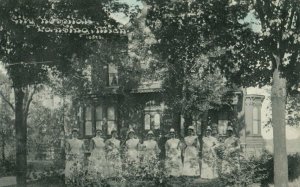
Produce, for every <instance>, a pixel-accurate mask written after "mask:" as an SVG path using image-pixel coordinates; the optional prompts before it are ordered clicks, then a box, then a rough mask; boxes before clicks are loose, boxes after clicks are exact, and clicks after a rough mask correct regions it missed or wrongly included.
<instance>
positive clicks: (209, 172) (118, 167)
mask: <svg viewBox="0 0 300 187" xmlns="http://www.w3.org/2000/svg"><path fill="white" fill-rule="evenodd" d="M211 131H212V130H211V128H210V127H208V128H207V129H206V134H205V137H203V150H202V158H201V159H200V157H199V151H200V143H199V140H198V136H196V135H195V130H194V127H193V126H190V127H188V135H187V136H186V137H185V138H184V140H179V139H178V138H176V132H175V130H174V129H173V128H171V129H170V131H169V139H168V140H167V141H166V143H165V150H166V158H165V162H164V169H165V170H164V171H166V173H167V174H168V175H169V176H197V177H201V178H210V179H211V178H216V177H218V172H219V171H218V167H217V166H218V157H217V154H216V149H215V148H216V147H218V146H219V145H220V143H219V142H218V140H217V138H215V137H213V136H211ZM227 131H228V134H229V137H228V138H227V139H226V140H225V142H224V143H223V144H222V146H224V147H225V153H224V154H225V155H231V153H232V152H236V151H237V150H238V148H239V145H238V143H236V142H238V139H237V138H236V137H234V136H233V133H232V132H233V129H232V128H230V127H229V128H228V129H227ZM101 133H102V132H101V130H97V132H96V137H94V138H92V146H91V148H92V149H91V150H92V151H91V155H90V157H89V165H88V172H90V173H92V174H95V175H97V176H99V175H100V176H101V177H103V178H111V177H119V176H120V175H122V174H123V173H124V172H125V173H126V171H124V170H129V171H133V170H135V171H137V169H138V168H142V169H145V168H146V167H147V165H155V163H158V159H159V158H158V155H159V153H160V149H159V146H158V144H157V142H156V141H155V140H154V133H153V132H152V131H151V130H150V131H148V133H147V139H146V140H145V141H144V142H143V143H141V141H140V140H139V139H138V138H137V137H136V135H135V132H134V130H133V129H130V130H129V131H128V134H127V135H128V136H127V137H128V138H127V140H126V142H125V144H124V149H123V150H124V158H122V159H121V151H120V150H121V147H122V146H121V142H120V140H118V139H117V131H116V130H112V132H111V135H112V137H111V138H110V139H108V140H106V141H105V140H104V139H103V138H102V137H101ZM72 135H73V136H72V139H69V140H68V141H67V146H66V148H67V150H66V153H67V154H66V155H67V157H66V167H65V177H66V178H68V177H71V176H72V175H74V172H75V173H76V171H78V170H80V168H82V159H83V154H82V150H81V149H82V147H83V146H84V144H83V141H82V140H79V139H78V138H77V136H78V130H76V129H75V130H73V132H72ZM124 163H127V165H126V166H125V167H124ZM128 163H129V164H128ZM230 164H231V163H230V159H227V160H226V159H224V163H223V162H222V165H224V168H227V167H226V165H230ZM200 168H201V169H200ZM152 169H153V168H152ZM136 175H138V173H136Z"/></svg>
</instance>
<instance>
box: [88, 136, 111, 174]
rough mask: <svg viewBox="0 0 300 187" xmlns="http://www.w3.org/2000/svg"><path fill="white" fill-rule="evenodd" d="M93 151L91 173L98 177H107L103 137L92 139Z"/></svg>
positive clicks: (90, 165) (90, 164)
mask: <svg viewBox="0 0 300 187" xmlns="http://www.w3.org/2000/svg"><path fill="white" fill-rule="evenodd" d="M92 142H93V150H92V151H91V156H90V163H89V168H90V169H89V171H90V172H91V173H92V174H93V175H94V176H97V177H101V178H106V177H107V173H106V171H107V161H106V158H105V156H106V153H105V143H104V139H103V138H101V137H94V138H92Z"/></svg>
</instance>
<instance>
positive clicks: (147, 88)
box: [131, 81, 163, 93]
mask: <svg viewBox="0 0 300 187" xmlns="http://www.w3.org/2000/svg"><path fill="white" fill-rule="evenodd" d="M161 91H163V89H162V81H145V82H142V83H141V84H140V85H139V86H138V87H137V88H136V89H133V90H132V91H131V93H150V92H161Z"/></svg>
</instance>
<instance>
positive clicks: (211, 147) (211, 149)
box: [201, 126, 219, 179]
mask: <svg viewBox="0 0 300 187" xmlns="http://www.w3.org/2000/svg"><path fill="white" fill-rule="evenodd" d="M211 132H212V129H211V127H210V126H208V127H207V129H206V132H205V133H206V134H205V135H206V136H205V137H203V150H202V153H203V154H202V164H201V178H207V179H213V178H217V177H218V170H217V159H218V158H217V155H216V151H215V148H216V147H217V146H218V145H219V143H218V140H217V139H216V138H215V137H213V136H211Z"/></svg>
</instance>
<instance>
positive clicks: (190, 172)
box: [182, 136, 200, 176]
mask: <svg viewBox="0 0 300 187" xmlns="http://www.w3.org/2000/svg"><path fill="white" fill-rule="evenodd" d="M184 142H185V144H186V148H185V150H184V162H183V169H182V175H184V176H200V167H199V156H198V152H199V147H200V146H199V141H198V137H197V136H187V137H185V138H184Z"/></svg>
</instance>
